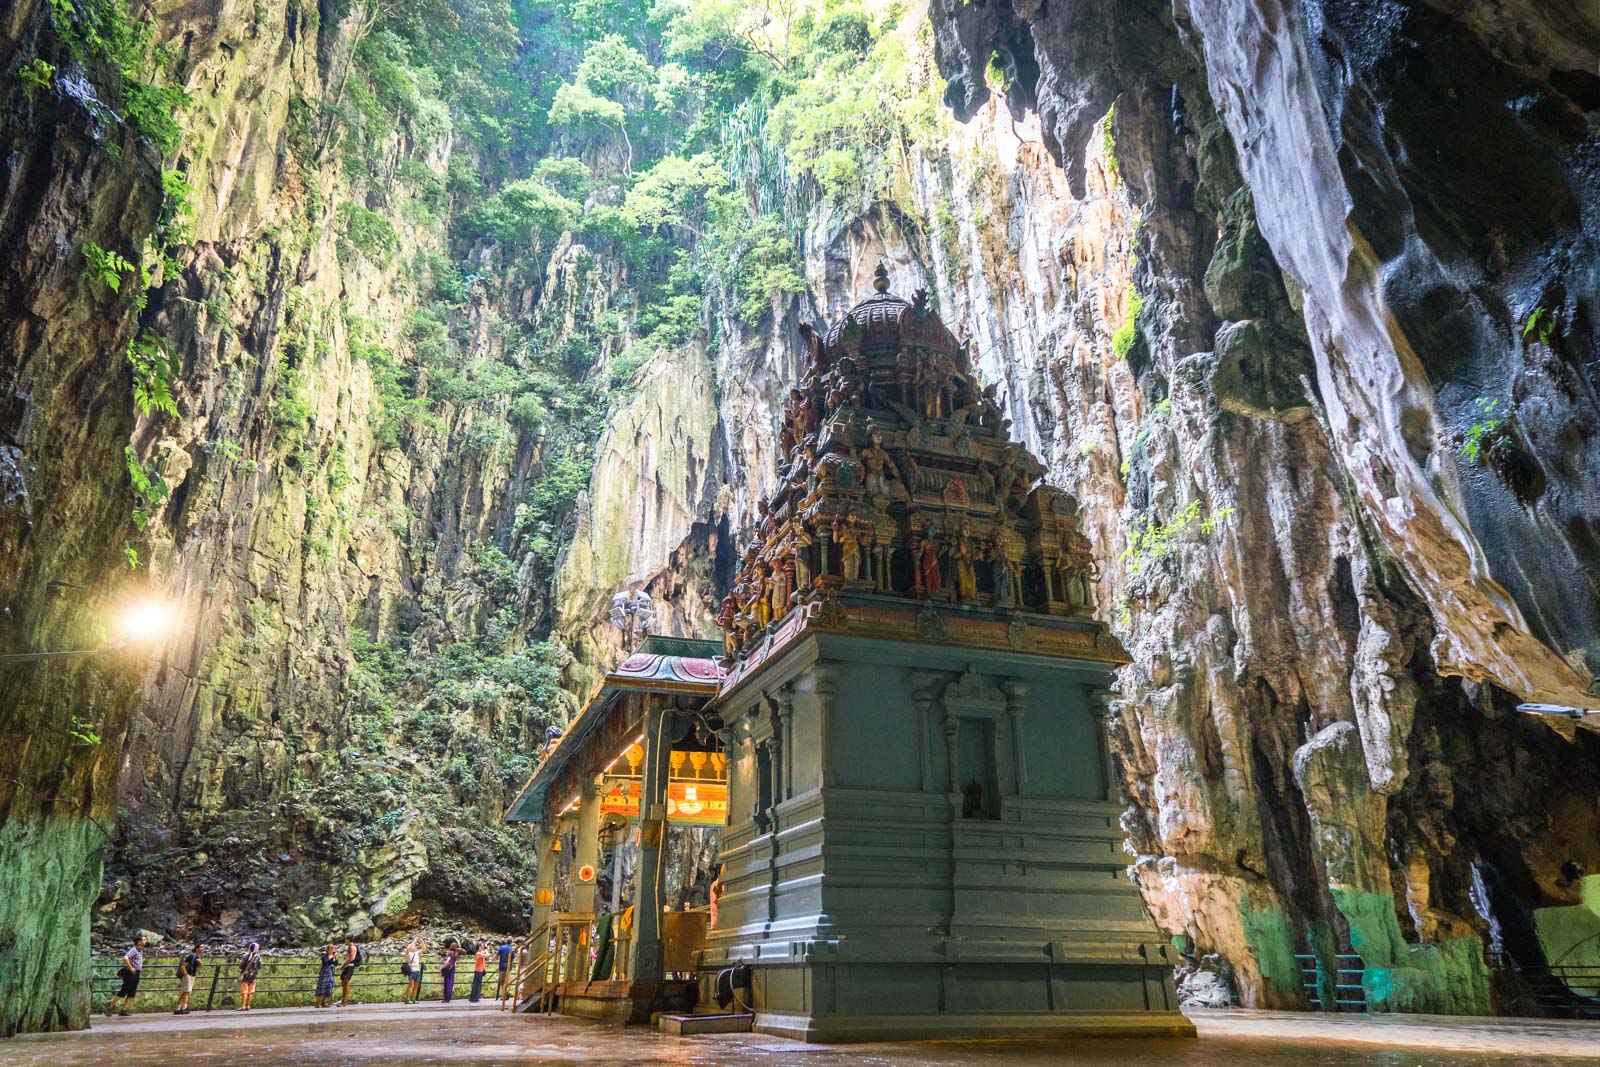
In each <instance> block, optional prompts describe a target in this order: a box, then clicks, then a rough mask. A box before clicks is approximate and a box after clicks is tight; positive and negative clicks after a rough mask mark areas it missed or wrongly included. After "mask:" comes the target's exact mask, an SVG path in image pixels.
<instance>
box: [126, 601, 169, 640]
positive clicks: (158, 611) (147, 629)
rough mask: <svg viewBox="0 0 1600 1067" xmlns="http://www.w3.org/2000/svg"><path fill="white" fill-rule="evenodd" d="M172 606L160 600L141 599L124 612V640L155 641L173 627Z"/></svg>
mask: <svg viewBox="0 0 1600 1067" xmlns="http://www.w3.org/2000/svg"><path fill="white" fill-rule="evenodd" d="M172 619H173V612H172V608H171V606H169V605H167V604H163V603H162V602H161V601H159V600H141V601H139V602H138V603H136V604H133V605H131V606H129V607H128V609H127V610H126V611H124V612H123V614H122V622H121V634H122V639H123V640H124V641H153V640H155V639H156V638H159V637H162V636H163V635H165V634H166V632H167V631H168V630H170V629H171V628H172Z"/></svg>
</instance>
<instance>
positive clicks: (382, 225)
mask: <svg viewBox="0 0 1600 1067" xmlns="http://www.w3.org/2000/svg"><path fill="white" fill-rule="evenodd" d="M339 233H340V234H341V236H343V237H344V239H345V240H346V241H348V242H349V243H350V245H351V247H353V248H355V249H356V251H358V252H360V253H361V254H362V255H363V256H365V257H366V258H367V259H369V260H371V261H372V262H373V263H376V264H377V265H378V266H380V267H381V266H386V265H387V264H388V262H389V258H390V257H391V256H392V255H393V254H394V249H395V245H396V244H397V243H398V241H399V238H398V236H397V235H396V234H395V232H394V223H392V222H390V221H389V220H388V219H386V218H384V217H383V216H382V215H380V214H378V213H377V212H376V211H371V210H369V209H367V208H365V207H362V206H361V205H360V204H356V203H350V202H346V203H343V204H340V205H339Z"/></svg>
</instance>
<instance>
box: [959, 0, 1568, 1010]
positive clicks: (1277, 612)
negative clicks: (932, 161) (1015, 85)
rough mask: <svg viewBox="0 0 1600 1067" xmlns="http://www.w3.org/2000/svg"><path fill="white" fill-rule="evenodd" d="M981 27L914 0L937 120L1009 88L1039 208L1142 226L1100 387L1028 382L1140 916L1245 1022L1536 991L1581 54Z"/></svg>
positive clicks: (1001, 18) (1531, 27)
mask: <svg viewBox="0 0 1600 1067" xmlns="http://www.w3.org/2000/svg"><path fill="white" fill-rule="evenodd" d="M978 6H980V5H947V6H940V5H935V10H934V14H933V18H934V23H935V26H936V27H937V29H938V35H939V36H938V41H939V46H940V47H939V55H940V60H941V63H942V67H943V69H944V71H945V73H946V74H947V75H948V76H949V77H950V79H951V82H950V91H949V95H948V97H947V99H950V100H951V101H952V102H953V103H954V104H956V106H958V107H961V108H965V109H967V110H968V111H972V110H974V109H975V108H976V107H978V106H981V105H982V104H983V101H984V100H985V99H986V98H987V96H988V89H987V88H986V87H985V86H986V82H985V68H986V65H987V64H988V63H989V57H990V55H991V54H996V55H998V56H999V57H1000V58H1001V60H1002V61H1003V62H1004V63H1008V64H1009V63H1012V62H1013V60H1012V59H1011V58H1010V57H1013V56H1016V55H1019V54H1022V55H1029V56H1030V58H1029V60H1028V61H1027V62H1025V63H1022V64H1020V67H1021V68H1022V69H1027V68H1030V67H1037V69H1038V71H1039V76H1038V79H1037V82H1036V83H1033V84H1028V85H1025V86H1023V87H1022V91H1021V92H1020V93H1014V94H1012V96H1013V99H1012V101H1011V103H1012V105H1013V106H1016V105H1017V104H1019V103H1021V104H1028V105H1031V106H1036V108H1037V114H1038V115H1039V116H1040V119H1041V121H1042V123H1043V128H1044V134H1045V141H1046V143H1047V144H1048V145H1049V147H1050V150H1051V153H1052V155H1053V157H1054V158H1055V160H1056V161H1058V162H1059V164H1060V167H1061V169H1062V171H1063V173H1064V175H1065V177H1066V180H1067V183H1068V184H1069V186H1070V187H1071V195H1073V196H1083V195H1090V196H1092V195H1093V194H1094V182H1095V180H1096V177H1097V175H1096V172H1095V168H1094V159H1095V158H1096V156H1097V154H1099V150H1101V149H1102V148H1103V147H1112V148H1113V151H1114V154H1115V158H1116V160H1117V166H1118V175H1119V177H1120V179H1121V180H1122V181H1124V182H1125V183H1126V185H1127V189H1128V196H1129V198H1130V200H1131V202H1132V204H1133V212H1134V214H1136V215H1137V216H1138V218H1139V227H1140V235H1139V239H1138V241H1137V242H1136V245H1137V247H1136V250H1135V251H1136V254H1137V256H1138V264H1137V266H1136V267H1135V268H1134V270H1133V273H1134V283H1135V288H1136V290H1137V292H1138V294H1139V297H1140V300H1139V303H1140V308H1139V312H1138V315H1137V320H1136V324H1135V325H1136V332H1135V335H1134V336H1133V337H1132V338H1130V339H1128V340H1131V342H1132V343H1131V344H1127V345H1126V348H1125V352H1126V357H1127V359H1126V361H1127V365H1128V369H1129V373H1130V375H1131V376H1132V378H1133V379H1134V389H1133V393H1134V394H1136V395H1135V396H1133V397H1131V398H1130V399H1131V402H1130V400H1129V399H1124V400H1120V401H1119V400H1117V399H1116V397H1117V396H1118V393H1117V391H1116V389H1115V385H1116V379H1115V378H1114V377H1113V378H1112V379H1111V380H1110V381H1104V380H1103V379H1102V380H1101V381H1097V380H1096V378H1097V377H1098V376H1097V375H1094V374H1093V373H1092V371H1093V369H1094V368H1093V366H1092V361H1091V365H1090V366H1089V367H1088V368H1085V366H1084V361H1083V360H1081V359H1068V360H1064V361H1053V360H1051V358H1050V356H1049V355H1048V354H1045V355H1044V356H1043V357H1042V359H1043V361H1044V362H1045V363H1046V364H1050V363H1054V364H1055V367H1056V368H1057V370H1058V373H1060V372H1062V371H1065V372H1066V373H1061V374H1060V376H1061V377H1062V378H1063V379H1065V380H1066V381H1067V382H1068V383H1069V385H1068V388H1067V389H1065V390H1063V391H1062V393H1061V395H1060V396H1059V397H1051V396H1048V395H1045V396H1042V397H1029V400H1028V403H1029V404H1030V406H1032V407H1034V408H1036V409H1043V410H1045V411H1048V412H1050V413H1052V414H1055V413H1059V419H1058V421H1057V422H1056V423H1055V426H1056V427H1059V429H1057V430H1056V431H1055V433H1056V434H1057V435H1059V437H1060V439H1061V440H1062V441H1063V442H1067V441H1072V440H1081V441H1083V442H1084V445H1083V448H1084V449H1085V450H1089V452H1090V456H1091V457H1092V456H1093V455H1094V452H1095V450H1097V449H1098V448H1099V444H1100V441H1102V440H1104V439H1106V436H1107V435H1104V434H1103V433H1102V434H1101V435H1100V436H1098V437H1097V436H1096V431H1098V430H1100V428H1101V427H1102V426H1104V425H1106V421H1107V420H1106V415H1110V417H1111V420H1110V421H1111V425H1113V426H1115V427H1116V428H1117V430H1116V438H1115V439H1116V440H1118V441H1119V442H1120V444H1121V449H1120V454H1121V455H1122V456H1123V457H1124V459H1125V460H1126V461H1127V464H1128V466H1127V468H1126V470H1125V471H1122V472H1120V473H1121V477H1120V478H1113V477H1110V476H1109V475H1108V471H1107V470H1106V469H1105V466H1104V465H1102V466H1101V467H1100V469H1098V470H1093V469H1090V470H1088V471H1085V470H1084V465H1083V464H1074V465H1068V464H1061V465H1059V466H1056V465H1053V466H1054V469H1053V472H1052V474H1053V476H1056V477H1061V478H1062V479H1063V482H1064V484H1066V485H1068V487H1069V488H1072V489H1073V490H1074V491H1075V492H1076V493H1077V494H1078V496H1079V498H1080V500H1081V501H1082V502H1083V503H1084V505H1085V507H1086V510H1087V511H1088V513H1089V514H1090V515H1091V516H1092V517H1094V518H1098V520H1099V525H1100V527H1101V537H1100V538H1099V543H1100V545H1101V546H1102V551H1103V552H1105V553H1106V554H1107V556H1108V559H1107V566H1106V573H1107V580H1106V582H1105V583H1103V587H1102V590H1101V593H1102V605H1103V607H1105V608H1107V609H1108V610H1109V611H1110V612H1111V614H1112V619H1113V623H1114V624H1115V625H1118V626H1119V628H1120V629H1121V631H1122V633H1123V635H1124V641H1125V643H1126V644H1127V645H1128V647H1129V649H1130V650H1131V651H1132V652H1133V654H1134V657H1135V663H1134V664H1133V665H1132V666H1131V667H1129V668H1128V669H1127V670H1126V671H1125V672H1124V673H1123V677H1122V679H1121V687H1122V696H1123V701H1122V703H1121V705H1120V729H1119V730H1118V731H1117V736H1116V739H1115V740H1116V744H1117V748H1118V753H1119V757H1120V760H1121V763H1122V766H1123V769H1124V772H1125V775H1126V785H1127V787H1128V796H1129V799H1130V802H1131V803H1130V807H1129V812H1128V817H1127V819H1126V824H1127V826H1128V829H1129V831H1130V841H1131V845H1132V847H1133V849H1134V851H1135V852H1136V853H1137V856H1136V859H1135V863H1134V868H1135V871H1136V873H1137V874H1138V876H1139V879H1140V884H1141V886H1142V887H1143V888H1144V890H1145V894H1146V899H1147V901H1148V903H1149V904H1150V906H1151V908H1152V910H1153V911H1154V913H1155V914H1156V916H1157V919H1158V921H1159V922H1160V923H1161V924H1162V925H1163V926H1164V927H1165V928H1166V929H1168V930H1169V931H1170V932H1172V933H1174V934H1181V935H1183V936H1184V937H1185V938H1187V939H1188V940H1187V942H1186V943H1187V944H1192V945H1194V946H1195V948H1196V951H1197V954H1198V955H1200V956H1201V957H1204V956H1206V955H1208V954H1215V955H1216V956H1217V957H1218V959H1216V960H1215V961H1213V962H1212V963H1211V964H1209V965H1210V966H1212V967H1214V968H1215V969H1225V970H1227V971H1228V972H1229V973H1230V974H1231V976H1232V978H1233V980H1234V982H1235V983H1236V987H1237V994H1238V995H1239V996H1240V997H1241V998H1242V999H1243V1000H1244V1001H1245V1002H1246V1003H1252V1004H1258V1005H1266V1006H1272V1005H1296V1004H1299V1003H1301V995H1300V993H1299V989H1298V985H1299V978H1300V976H1299V974H1298V971H1297V969H1296V965H1295V963H1294V961H1293V959H1292V954H1293V953H1294V952H1296V951H1299V952H1307V951H1315V952H1318V953H1319V954H1321V953H1326V952H1329V951H1332V950H1335V949H1336V950H1339V951H1347V952H1348V951H1351V950H1352V949H1353V950H1354V951H1356V952H1358V953H1359V954H1360V955H1361V956H1362V958H1363V961H1364V964H1365V966H1366V968H1367V979H1366V995H1367V999H1368V1002H1369V1004H1370V1005H1371V1006H1373V1007H1374V1008H1377V1009H1398V1010H1433V1011H1451V1012H1455V1011H1487V1010H1490V1009H1491V1007H1492V1006H1493V1004H1494V1002H1495V998H1496V995H1498V996H1499V997H1500V999H1501V1001H1502V1003H1505V1002H1508V1001H1509V1000H1510V998H1512V997H1513V996H1514V995H1515V993H1516V990H1515V989H1513V988H1508V987H1507V983H1506V982H1505V981H1503V980H1501V981H1500V987H1499V988H1496V983H1495V981H1493V980H1491V977H1490V974H1489V967H1490V965H1491V964H1492V965H1494V966H1496V967H1501V968H1503V967H1504V966H1506V965H1507V964H1508V963H1510V962H1513V961H1515V962H1518V963H1522V964H1538V963H1540V962H1542V956H1543V952H1542V950H1541V946H1540V945H1539V944H1538V939H1537V938H1536V937H1533V936H1531V933H1532V931H1531V929H1530V927H1531V925H1532V924H1531V923H1530V922H1529V919H1528V915H1529V913H1533V914H1540V913H1542V909H1545V908H1549V907H1555V906H1571V905H1575V904H1577V903H1578V895H1579V893H1580V888H1579V887H1580V880H1579V877H1580V876H1581V873H1582V872H1583V871H1584V870H1587V869H1591V868H1592V865H1593V863H1594V862H1595V860H1596V856H1595V855H1594V847H1595V845H1594V842H1595V832H1596V814H1597V801H1600V789H1597V785H1596V780H1595V777H1594V774H1593V756H1594V743H1595V738H1594V736H1593V733H1592V732H1587V731H1582V730H1578V731H1576V733H1575V732H1574V729H1573V727H1572V725H1571V722H1570V720H1568V721H1567V722H1566V723H1560V722H1558V723H1555V724H1554V728H1552V727H1551V726H1548V725H1546V724H1544V723H1540V722H1535V721H1532V720H1529V719H1527V718H1525V717H1522V716H1518V715H1517V714H1516V713H1514V712H1513V711H1511V708H1512V706H1513V705H1514V704H1515V703H1516V702H1517V701H1518V700H1519V699H1520V700H1543V701H1550V702H1555V703H1566V704H1575V705H1580V706H1581V705H1585V704H1587V705H1592V704H1594V703H1595V697H1594V696H1593V695H1592V693H1591V691H1590V685H1591V680H1592V679H1593V678H1594V677H1595V675H1596V670H1595V667H1596V652H1597V646H1596V625H1595V617H1594V614H1593V605H1594V604H1595V603H1596V601H1595V599H1594V597H1593V596H1592V592H1591V591H1590V590H1589V589H1588V584H1589V583H1592V582H1593V580H1594V575H1595V573H1596V572H1595V568H1594V565H1593V563H1594V559H1593V554H1594V547H1595V542H1594V537H1593V533H1594V520H1595V516H1596V514H1597V509H1596V503H1597V501H1596V496H1595V494H1596V489H1597V483H1596V481H1595V478H1594V469H1593V464H1594V462H1595V459H1596V457H1597V455H1600V452H1597V450H1596V449H1595V447H1594V440H1593V433H1594V427H1595V424H1596V402H1595V392H1594V388H1595V380H1594V375H1593V368H1594V363H1593V360H1592V355H1593V352H1594V350H1595V339H1596V338H1595V333H1594V329H1595V327H1594V318H1593V311H1592V307H1593V301H1594V298H1595V288H1594V270H1595V260H1594V247H1593V240H1594V226H1593V220H1592V208H1593V204H1594V202H1595V198H1594V192H1595V189H1594V178H1593V174H1594V171H1593V168H1592V163H1593V159H1594V153H1595V151H1596V149H1597V147H1600V139H1597V132H1596V124H1595V121H1594V118H1595V115H1594V111H1593V109H1594V107H1595V106H1596V104H1597V102H1600V101H1596V100H1595V98H1594V96H1593V90H1592V86H1593V80H1592V75H1590V74H1586V73H1584V72H1585V71H1593V70H1594V68H1595V61H1594V52H1593V47H1592V45H1593V41H1594V30H1595V24H1594V21H1593V20H1592V19H1587V18H1584V17H1579V16H1576V15H1575V14H1574V13H1573V12H1572V11H1571V9H1570V8H1567V7H1566V6H1564V5H1540V4H1518V5H1510V6H1509V7H1508V6H1506V5H1492V6H1491V5H1471V4H1451V5H1447V4H1385V5H1377V8H1376V10H1374V9H1373V8H1372V6H1371V5H1343V4H1320V3H1303V4H1289V5H1279V4H1271V3H1263V4H1255V3H1249V4H1246V3H1227V2H1217V3H1202V4H1178V5H1175V6H1174V7H1172V8H1170V9H1168V8H1166V7H1165V6H1164V5H1146V4H1140V3H1099V4H1094V3H1091V4H1080V5H1072V6H1071V7H1070V8H1068V9H1059V8H1057V7H1054V6H1045V5H1035V4H1032V3H1023V2H1019V3H1016V4H1005V3H1002V4H990V5H986V6H985V7H984V10H982V11H974V10H973V8H974V7H978ZM1217 101H1220V102H1221V103H1220V104H1218V103H1216V102H1217ZM1113 105H1114V110H1113ZM1241 146H1242V147H1241ZM1535 190H1537V192H1534V191H1535ZM1541 309H1542V310H1541ZM1036 358H1041V357H1036ZM1026 361H1027V357H1023V359H1022V360H1020V361H1018V362H1022V363H1026ZM1086 369H1088V370H1089V371H1091V373H1090V374H1089V375H1087V376H1085V374H1084V371H1085V370H1086ZM1085 377H1087V382H1085V381H1084V379H1085ZM1085 384H1087V385H1089V386H1090V388H1088V389H1085V388H1084V385H1085ZM1107 385H1109V386H1111V388H1106V386H1107ZM1095 386H1099V388H1094V387H1095ZM1080 393H1087V394H1088V395H1089V397H1090V398H1091V399H1090V404H1089V405H1088V406H1080V407H1079V409H1078V410H1072V407H1071V406H1070V405H1071V404H1072V402H1073V401H1074V399H1075V397H1076V396H1077V395H1078V394H1080ZM1097 393H1098V394H1099V395H1098V396H1096V394H1097ZM1122 395H1123V396H1127V395H1128V394H1127V391H1126V390H1124V392H1123V394H1122ZM1013 396H1016V394H1015V393H1013ZM1063 401H1065V403H1063ZM1097 408H1098V411H1097V410H1096V409H1097ZM1101 412H1104V413H1105V414H1101ZM1130 414H1131V416H1132V417H1131V418H1130V417H1129V415H1130ZM1018 421H1019V424H1024V425H1025V424H1026V423H1025V422H1024V420H1022V419H1020V418H1019V420H1018ZM1135 426H1137V427H1138V430H1137V434H1136V435H1130V433H1129V431H1130V430H1132V429H1133V427H1135ZM1130 436H1131V437H1132V439H1131V440H1130ZM1058 454H1059V450H1058ZM1092 465H1093V461H1092V459H1091V464H1090V466H1091V467H1092ZM1196 505H1197V506H1196ZM1186 507H1189V508H1195V510H1194V511H1193V512H1190V513H1186V512H1185V511H1184V509H1185V508H1186ZM1191 515H1192V517H1189V516H1191ZM1174 516H1176V521H1177V523H1178V526H1177V528H1175V527H1174V522H1175V519H1174ZM1152 532H1154V533H1155V534H1157V536H1156V537H1155V538H1154V539H1152V538H1150V537H1149V536H1148V535H1149V534H1150V533H1152ZM1174 534H1176V535H1178V536H1176V538H1174V537H1173V536H1172V535H1174ZM1141 535H1143V536H1141ZM1113 552H1115V553H1117V555H1116V557H1115V558H1114V559H1113V558H1110V556H1111V553H1113ZM1558 809H1559V814H1556V811H1557V810H1558ZM1489 883H1493V884H1494V885H1496V886H1500V887H1502V888H1501V889H1499V890H1497V891H1495V892H1493V893H1488V892H1484V891H1483V888H1482V887H1483V886H1484V885H1486V884H1489ZM1475 885H1476V886H1477V887H1478V889H1477V891H1476V892H1475V890H1474V886H1475ZM1513 886H1514V887H1515V888H1511V887H1513Z"/></svg>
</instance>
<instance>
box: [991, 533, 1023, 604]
mask: <svg viewBox="0 0 1600 1067" xmlns="http://www.w3.org/2000/svg"><path fill="white" fill-rule="evenodd" d="M989 559H990V561H991V562H993V563H994V603H995V606H996V607H1005V608H1011V607H1016V604H1017V569H1016V564H1014V563H1012V562H1011V531H1010V530H1008V529H1006V527H1005V524H1004V523H1002V524H1001V525H1000V528H999V529H997V530H995V532H994V542H993V543H992V544H991V545H990V546H989Z"/></svg>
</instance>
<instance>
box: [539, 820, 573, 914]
mask: <svg viewBox="0 0 1600 1067" xmlns="http://www.w3.org/2000/svg"><path fill="white" fill-rule="evenodd" d="M565 823H566V820H565V819H562V818H561V817H559V816H557V817H556V818H552V819H546V820H545V821H543V822H541V823H540V824H539V836H538V838H537V841H538V844H537V845H536V846H535V847H536V848H537V849H538V850H539V853H538V863H537V865H536V866H535V868H534V876H533V918H532V920H531V922H532V924H533V926H532V928H533V929H535V930H537V929H538V928H539V927H540V926H543V925H544V924H545V923H547V922H549V921H550V908H551V906H552V905H553V904H554V902H555V892H556V855H557V853H556V852H554V851H552V849H553V847H554V845H555V843H556V840H557V839H558V838H559V837H560V836H561V832H562V831H563V830H564V829H565V828H566V827H565Z"/></svg>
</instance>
